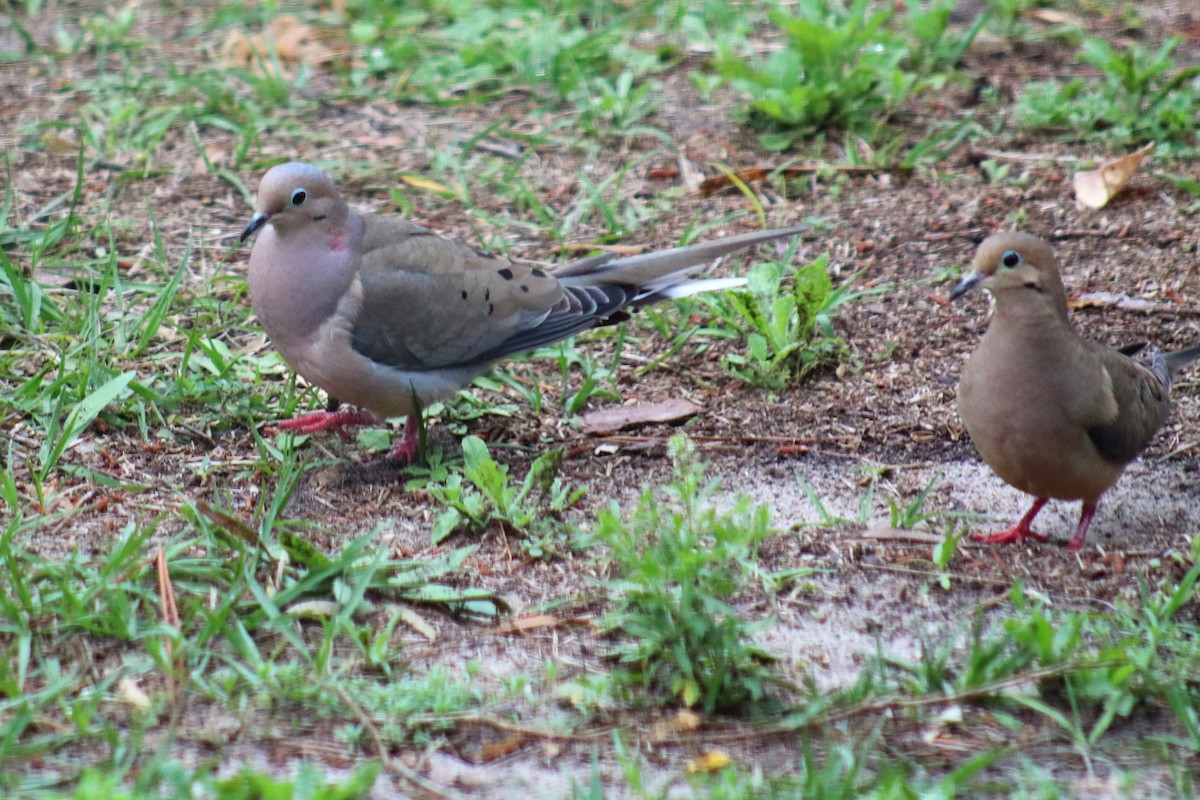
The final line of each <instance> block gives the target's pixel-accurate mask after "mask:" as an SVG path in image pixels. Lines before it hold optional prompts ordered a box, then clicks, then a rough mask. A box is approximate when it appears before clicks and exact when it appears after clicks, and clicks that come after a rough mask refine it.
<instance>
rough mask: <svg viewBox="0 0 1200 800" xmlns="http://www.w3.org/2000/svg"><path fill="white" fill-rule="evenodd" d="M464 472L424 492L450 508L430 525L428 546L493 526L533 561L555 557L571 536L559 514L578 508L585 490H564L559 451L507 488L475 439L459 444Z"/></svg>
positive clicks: (499, 468)
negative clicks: (431, 537)
mask: <svg viewBox="0 0 1200 800" xmlns="http://www.w3.org/2000/svg"><path fill="white" fill-rule="evenodd" d="M462 448H463V472H462V474H461V475H459V474H458V473H451V474H450V475H449V476H448V477H447V479H446V482H445V483H444V484H442V485H436V484H430V485H429V486H428V487H427V488H428V491H429V492H430V493H431V494H432V495H433V496H434V497H435V498H436V499H437V500H438V501H439V502H441V503H444V504H445V505H447V506H449V508H447V509H446V510H445V511H443V512H442V513H441V515H439V516H438V518H437V520H436V521H435V522H434V525H433V541H434V543H435V544H436V543H439V542H442V541H444V540H445V539H446V538H447V537H449V536H450V535H452V534H454V533H456V532H458V531H460V530H463V529H467V530H470V531H475V532H480V531H484V530H487V529H488V528H489V527H491V526H492V525H497V526H499V527H500V529H501V530H502V531H503V532H504V533H505V535H510V536H513V537H514V538H517V539H518V540H520V542H521V543H522V547H523V548H524V549H525V551H526V552H527V553H528V554H529V555H531V556H533V557H534V558H543V557H549V556H552V555H554V554H555V553H556V552H558V550H559V549H560V548H561V547H562V546H563V544H564V543H565V542H566V540H567V539H568V538H569V536H570V530H571V529H570V527H569V526H568V525H566V524H565V523H564V522H563V520H562V514H563V512H565V511H566V510H567V509H569V508H570V507H571V506H573V505H575V504H576V503H577V502H579V499H580V498H581V497H583V494H584V490H583V489H578V488H572V487H570V486H567V485H565V484H564V483H563V482H562V480H561V479H560V478H559V477H558V476H557V472H558V465H559V464H560V463H561V462H562V456H563V454H562V451H561V450H552V451H550V452H548V453H545V454H543V455H541V456H538V458H537V459H536V460H535V461H534V462H533V464H532V465H530V467H529V473H528V474H527V475H526V476H525V480H524V481H522V482H521V483H520V485H516V486H514V485H511V484H510V483H509V480H508V467H506V466H503V465H501V464H498V463H497V462H496V461H495V460H494V459H493V458H492V457H491V456H490V455H489V454H488V451H487V445H485V444H484V443H483V440H481V439H479V438H478V437H476V436H468V437H466V438H465V439H463V444H462Z"/></svg>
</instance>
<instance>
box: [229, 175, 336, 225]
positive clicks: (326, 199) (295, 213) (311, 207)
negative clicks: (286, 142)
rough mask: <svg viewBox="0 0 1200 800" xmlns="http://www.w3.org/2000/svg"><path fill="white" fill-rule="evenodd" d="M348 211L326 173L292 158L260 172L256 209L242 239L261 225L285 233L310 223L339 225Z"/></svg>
mask: <svg viewBox="0 0 1200 800" xmlns="http://www.w3.org/2000/svg"><path fill="white" fill-rule="evenodd" d="M348 214H349V208H348V207H347V206H346V201H345V200H343V199H342V196H341V195H340V194H339V193H338V190H337V187H335V186H334V185H333V181H331V180H330V179H329V176H328V175H326V174H325V173H324V172H322V171H321V170H319V169H317V168H316V167H314V166H312V165H311V164H301V163H300V162H298V161H292V162H289V163H287V164H280V165H278V166H275V167H272V168H271V169H270V170H268V172H267V174H266V175H264V176H263V178H262V182H260V183H259V184H258V209H257V210H256V211H255V214H254V216H253V217H251V219H250V224H249V225H247V226H246V229H245V230H244V231H242V236H241V240H242V241H243V242H244V241H246V239H248V238H250V236H252V235H253V234H254V233H255V232H256V231H257V230H258V229H259V228H261V227H263V226H264V225H270V226H272V227H273V228H274V229H275V233H276V235H278V236H280V237H284V236H286V235H287V234H288V233H289V232H291V231H294V230H297V229H300V228H302V227H304V226H305V225H309V224H312V223H324V224H326V225H331V226H337V225H341V224H342V223H343V222H345V220H346V217H347V215H348Z"/></svg>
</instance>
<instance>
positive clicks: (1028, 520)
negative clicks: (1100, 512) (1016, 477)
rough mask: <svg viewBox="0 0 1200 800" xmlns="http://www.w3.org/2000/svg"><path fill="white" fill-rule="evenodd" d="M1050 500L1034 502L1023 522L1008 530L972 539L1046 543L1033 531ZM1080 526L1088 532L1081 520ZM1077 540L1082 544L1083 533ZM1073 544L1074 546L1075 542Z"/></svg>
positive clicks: (999, 542)
mask: <svg viewBox="0 0 1200 800" xmlns="http://www.w3.org/2000/svg"><path fill="white" fill-rule="evenodd" d="M1048 500H1049V498H1046V497H1039V498H1038V499H1036V500H1034V501H1033V505H1032V506H1030V507H1029V510H1028V511H1026V512H1025V516H1023V517H1021V521H1020V522H1018V523H1017V524H1016V525H1013V526H1012V527H1011V528H1008V529H1007V530H1003V531H997V532H995V533H980V534H977V535H975V536H972V537H971V538H972V539H974V540H975V541H977V542H983V543H984V544H1020V543H1021V542H1023V541H1025V540H1026V539H1034V540H1036V541H1039V542H1044V541H1046V537H1045V536H1043V535H1042V534H1040V533H1038V532H1037V531H1035V530H1034V529H1033V518H1034V517H1036V516H1037V515H1038V512H1039V511H1041V510H1042V506H1044V505H1046V503H1047V502H1048ZM1095 510H1096V509H1095V508H1094V507H1093V508H1092V511H1093V512H1095ZM1088 521H1089V522H1090V521H1091V516H1089V517H1088ZM1080 525H1082V526H1083V530H1085V531H1086V530H1087V526H1086V525H1083V521H1082V520H1080ZM1075 538H1077V539H1079V541H1080V542H1082V541H1083V535H1082V533H1080V534H1077V535H1076V537H1075ZM1072 544H1074V541H1073V540H1072ZM1075 549H1076V550H1078V549H1079V548H1078V547H1076V548H1075Z"/></svg>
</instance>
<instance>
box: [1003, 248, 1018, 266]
mask: <svg viewBox="0 0 1200 800" xmlns="http://www.w3.org/2000/svg"><path fill="white" fill-rule="evenodd" d="M1021 260H1022V259H1021V254H1020V253H1018V252H1017V251H1016V250H1009V251H1008V252H1006V253H1005V254H1004V255H1002V256H1000V263H1001V264H1002V265H1003V266H1006V267H1008V268H1009V269H1012V268H1013V267H1018V266H1020V265H1021Z"/></svg>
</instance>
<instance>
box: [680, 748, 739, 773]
mask: <svg viewBox="0 0 1200 800" xmlns="http://www.w3.org/2000/svg"><path fill="white" fill-rule="evenodd" d="M732 763H733V759H732V758H730V757H729V755H728V754H727V753H725V752H723V751H721V750H709V751H708V752H706V753H701V754H700V757H699V758H694V759H692V760H691V761H689V762H688V763H687V767H686V770H687V773H688V774H689V775H695V774H696V773H698V772H717V771H719V770H723V769H725V768H726V767H728V766H729V765H730V764H732Z"/></svg>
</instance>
